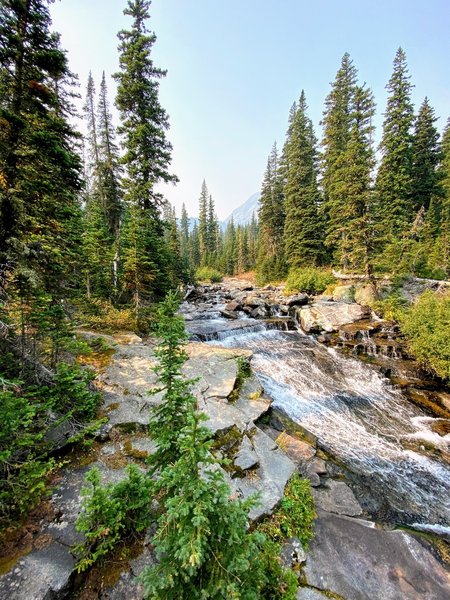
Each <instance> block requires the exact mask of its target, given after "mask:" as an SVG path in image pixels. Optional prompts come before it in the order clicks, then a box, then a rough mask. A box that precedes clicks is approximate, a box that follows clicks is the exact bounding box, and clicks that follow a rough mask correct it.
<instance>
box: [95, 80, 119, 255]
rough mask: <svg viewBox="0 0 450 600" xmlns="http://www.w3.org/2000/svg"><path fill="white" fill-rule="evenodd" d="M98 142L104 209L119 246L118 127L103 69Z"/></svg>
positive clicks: (110, 229) (98, 108)
mask: <svg viewBox="0 0 450 600" xmlns="http://www.w3.org/2000/svg"><path fill="white" fill-rule="evenodd" d="M97 144H98V154H99V164H98V178H99V182H100V185H101V187H102V199H103V211H104V215H105V219H106V223H107V225H108V229H109V232H110V234H111V235H112V236H113V237H114V241H115V244H116V247H117V245H118V237H119V229H120V221H121V216H122V194H121V189H120V184H119V179H120V164H119V149H118V147H117V145H116V143H115V129H114V125H113V123H112V116H111V113H110V110H109V102H108V90H107V86H106V78H105V72H104V71H103V74H102V80H101V83H100V92H99V98H98V107H97Z"/></svg>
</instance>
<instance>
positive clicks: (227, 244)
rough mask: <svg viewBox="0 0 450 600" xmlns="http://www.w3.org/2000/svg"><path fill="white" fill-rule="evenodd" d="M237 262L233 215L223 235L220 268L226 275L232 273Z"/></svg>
mask: <svg viewBox="0 0 450 600" xmlns="http://www.w3.org/2000/svg"><path fill="white" fill-rule="evenodd" d="M236 263H237V246H236V227H235V225H234V220H233V217H231V219H230V221H229V222H228V225H227V228H226V230H225V233H224V236H223V250H222V265H221V266H222V270H223V272H224V273H226V274H227V275H234V273H235V272H236Z"/></svg>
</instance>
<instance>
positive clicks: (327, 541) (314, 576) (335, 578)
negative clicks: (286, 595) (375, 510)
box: [300, 511, 450, 600]
mask: <svg viewBox="0 0 450 600" xmlns="http://www.w3.org/2000/svg"><path fill="white" fill-rule="evenodd" d="M304 574H305V577H306V581H307V584H308V585H309V586H313V587H315V588H318V589H321V590H329V591H330V592H332V593H334V594H339V595H340V596H342V597H343V598H347V599H350V598H351V599H352V600H374V599H375V598H380V600H381V599H383V600H400V599H405V600H406V599H408V600H425V599H426V600H447V599H448V598H449V597H450V577H449V574H448V573H447V572H446V571H445V570H444V568H443V567H442V566H441V565H440V563H439V562H438V561H437V560H436V558H434V556H433V555H432V553H431V552H430V551H429V550H428V548H426V547H424V546H423V545H422V544H421V543H420V542H419V541H418V540H417V539H416V538H415V537H413V536H412V535H410V534H408V533H406V532H404V531H382V530H379V529H376V528H374V526H373V523H370V522H368V521H362V520H355V519H351V518H348V517H339V516H337V515H332V514H327V513H323V512H321V511H319V519H318V521H317V522H316V528H315V537H314V538H313V540H312V541H311V543H310V546H309V550H308V556H307V561H306V565H305V567H304ZM300 598H302V596H300Z"/></svg>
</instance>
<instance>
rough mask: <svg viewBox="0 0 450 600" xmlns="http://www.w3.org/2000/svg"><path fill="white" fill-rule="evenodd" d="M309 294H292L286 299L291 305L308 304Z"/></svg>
mask: <svg viewBox="0 0 450 600" xmlns="http://www.w3.org/2000/svg"><path fill="white" fill-rule="evenodd" d="M308 300H309V296H308V294H296V295H295V296H291V297H290V298H287V299H286V304H287V305H288V306H289V307H291V306H303V305H304V304H308Z"/></svg>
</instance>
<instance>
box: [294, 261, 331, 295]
mask: <svg viewBox="0 0 450 600" xmlns="http://www.w3.org/2000/svg"><path fill="white" fill-rule="evenodd" d="M334 281H335V280H334V277H333V276H332V274H331V273H330V272H329V271H324V270H322V269H317V268H315V267H304V268H302V269H291V270H290V271H289V275H288V278H287V280H286V292H306V293H308V294H321V293H322V292H323V291H324V290H325V289H326V287H327V286H328V285H330V284H331V283H333V282H334Z"/></svg>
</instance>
